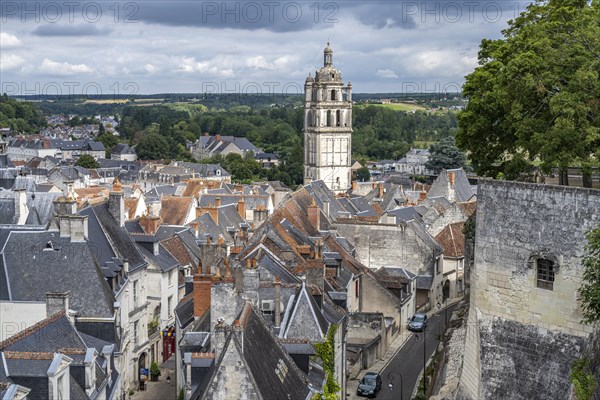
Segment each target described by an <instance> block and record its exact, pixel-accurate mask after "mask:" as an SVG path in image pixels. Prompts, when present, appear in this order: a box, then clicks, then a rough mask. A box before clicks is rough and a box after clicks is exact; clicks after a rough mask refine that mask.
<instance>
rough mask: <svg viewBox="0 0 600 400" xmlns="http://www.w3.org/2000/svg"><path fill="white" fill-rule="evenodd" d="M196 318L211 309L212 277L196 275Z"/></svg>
mask: <svg viewBox="0 0 600 400" xmlns="http://www.w3.org/2000/svg"><path fill="white" fill-rule="evenodd" d="M193 279H194V318H200V317H202V316H203V315H204V314H206V312H207V311H208V310H210V288H211V286H212V278H211V277H210V276H207V275H194V278H193Z"/></svg>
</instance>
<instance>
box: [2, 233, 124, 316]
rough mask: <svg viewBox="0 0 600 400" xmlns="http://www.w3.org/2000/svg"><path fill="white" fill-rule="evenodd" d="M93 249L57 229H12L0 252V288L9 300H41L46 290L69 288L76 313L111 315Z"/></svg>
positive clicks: (110, 303) (109, 294)
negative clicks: (1, 278) (2, 276)
mask: <svg viewBox="0 0 600 400" xmlns="http://www.w3.org/2000/svg"><path fill="white" fill-rule="evenodd" d="M49 243H51V245H49ZM49 247H51V248H49ZM93 251H94V249H93V248H92V247H91V245H89V244H88V243H87V242H70V239H69V238H61V237H60V235H59V232H58V231H34V232H27V231H12V232H10V233H9V235H8V237H7V240H6V245H5V246H4V248H3V251H2V255H3V261H4V267H5V271H6V281H5V282H0V286H4V285H6V288H3V289H2V291H5V290H6V291H8V293H9V295H10V299H11V300H12V301H41V302H44V301H45V293H46V292H66V291H70V292H71V296H70V298H69V307H70V308H71V309H73V310H75V311H76V312H77V314H78V315H79V316H82V317H112V315H113V302H114V297H113V295H112V292H111V290H110V288H109V287H108V284H107V283H106V281H105V280H104V277H103V275H102V273H101V272H100V269H99V268H98V266H97V264H96V262H95V261H94V256H93V254H92V252H93Z"/></svg>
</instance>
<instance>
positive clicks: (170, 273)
mask: <svg viewBox="0 0 600 400" xmlns="http://www.w3.org/2000/svg"><path fill="white" fill-rule="evenodd" d="M171 286H173V270H171V271H169V287H171Z"/></svg>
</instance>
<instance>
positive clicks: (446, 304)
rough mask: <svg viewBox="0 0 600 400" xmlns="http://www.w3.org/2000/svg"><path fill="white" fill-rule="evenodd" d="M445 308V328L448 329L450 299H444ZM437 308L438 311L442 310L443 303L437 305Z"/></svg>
mask: <svg viewBox="0 0 600 400" xmlns="http://www.w3.org/2000/svg"><path fill="white" fill-rule="evenodd" d="M444 307H445V309H444V328H447V327H448V298H445V299H444ZM437 308H438V310H439V309H440V308H442V303H440V302H439V301H438V303H437Z"/></svg>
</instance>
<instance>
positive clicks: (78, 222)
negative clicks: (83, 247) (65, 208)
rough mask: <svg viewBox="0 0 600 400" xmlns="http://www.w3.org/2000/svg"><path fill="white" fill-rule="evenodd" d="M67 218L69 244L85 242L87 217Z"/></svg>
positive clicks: (73, 216)
mask: <svg viewBox="0 0 600 400" xmlns="http://www.w3.org/2000/svg"><path fill="white" fill-rule="evenodd" d="M67 218H68V220H69V225H70V229H69V230H70V232H71V242H83V241H85V239H86V238H87V237H88V216H87V215H83V216H81V215H70V216H68V217H67ZM61 236H62V235H61Z"/></svg>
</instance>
